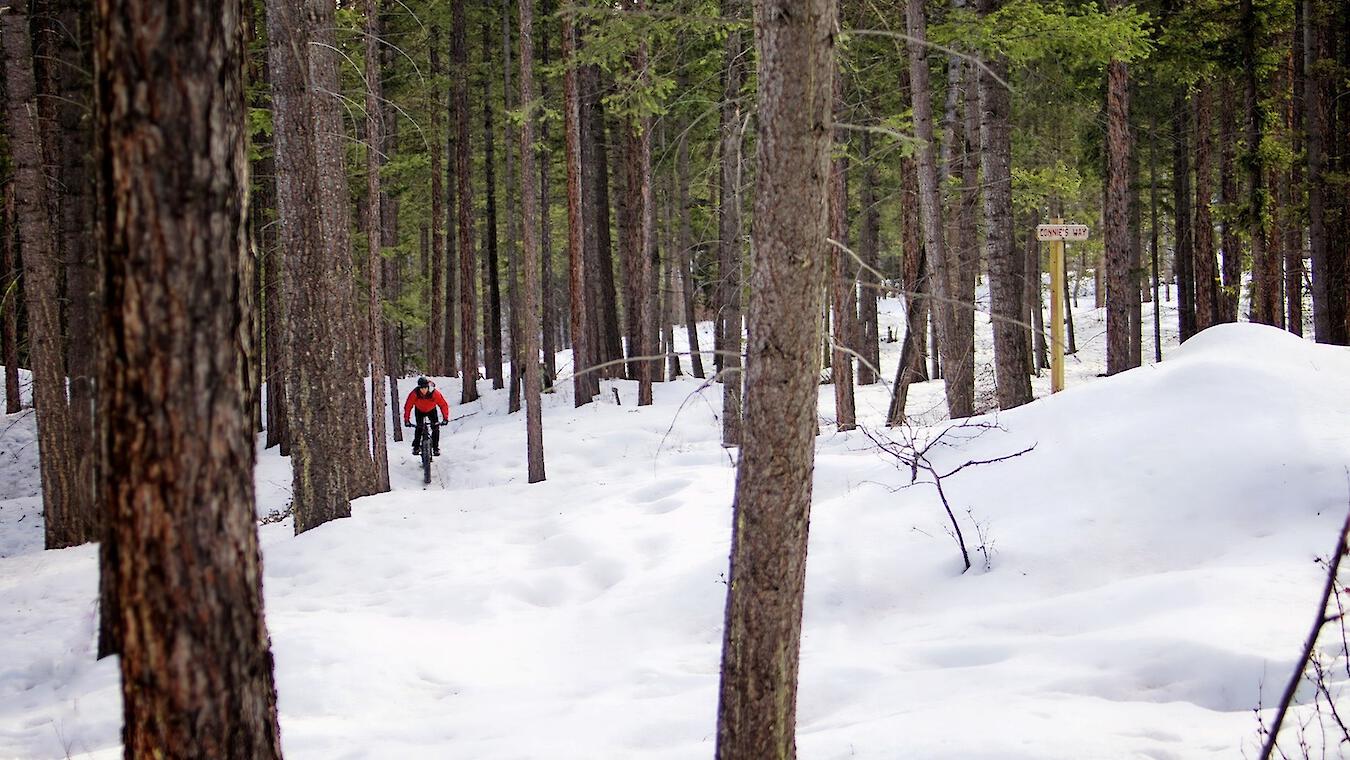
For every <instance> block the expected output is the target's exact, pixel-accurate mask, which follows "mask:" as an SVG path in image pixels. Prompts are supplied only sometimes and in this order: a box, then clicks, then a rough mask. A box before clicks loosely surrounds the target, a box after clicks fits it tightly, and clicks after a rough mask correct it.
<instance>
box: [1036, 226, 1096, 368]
mask: <svg viewBox="0 0 1350 760" xmlns="http://www.w3.org/2000/svg"><path fill="white" fill-rule="evenodd" d="M1087 236H1088V228H1087V225H1086V224H1064V220H1063V219H1055V220H1054V221H1053V222H1052V223H1051V224H1042V225H1039V226H1037V227H1036V239H1037V240H1047V241H1049V242H1050V392H1051V393H1059V392H1060V391H1062V390H1064V296H1065V293H1064V290H1065V286H1064V241H1065V240H1087Z"/></svg>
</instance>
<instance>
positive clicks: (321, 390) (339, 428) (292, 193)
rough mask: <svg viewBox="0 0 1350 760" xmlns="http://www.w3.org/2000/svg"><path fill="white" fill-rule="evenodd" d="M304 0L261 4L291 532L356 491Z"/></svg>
mask: <svg viewBox="0 0 1350 760" xmlns="http://www.w3.org/2000/svg"><path fill="white" fill-rule="evenodd" d="M308 2H309V0H278V2H273V3H269V4H268V6H267V31H268V65H269V68H270V70H271V79H272V103H273V113H274V117H273V118H274V123H275V128H274V132H273V136H274V144H275V149H276V157H277V212H278V216H279V222H280V226H281V235H280V237H281V248H282V249H283V250H284V251H285V264H286V276H285V282H286V290H285V299H286V316H287V325H286V335H285V350H286V355H287V357H288V361H287V367H286V368H287V370H288V372H287V377H286V396H287V411H288V412H289V413H290V420H289V426H290V432H291V439H292V440H291V444H292V446H291V467H292V469H293V472H294V477H293V479H292V505H293V509H294V512H295V531H296V533H301V532H303V531H306V530H309V529H310V528H313V527H317V526H319V525H322V524H323V523H325V522H328V521H329V520H333V519H337V518H340V517H348V516H350V515H351V501H350V499H351V496H352V494H353V492H354V490H355V489H354V488H353V483H352V478H353V475H354V474H355V473H353V472H352V471H351V467H350V459H351V447H350V446H349V444H348V440H347V438H346V435H347V431H346V430H345V429H346V428H350V427H353V426H352V424H351V420H352V419H353V417H352V416H351V415H350V409H347V408H344V405H342V404H340V403H339V400H340V399H341V398H342V393H343V391H342V388H341V386H342V384H344V383H350V382H353V381H354V380H355V378H353V377H352V373H350V372H347V371H346V370H347V367H346V366H345V362H344V361H341V360H339V361H335V360H334V359H335V357H343V356H344V355H345V352H346V351H347V343H346V340H345V338H344V337H343V335H342V333H343V332H344V331H345V330H346V329H347V325H346V324H345V322H344V321H343V320H340V319H335V318H334V315H341V314H343V313H344V306H346V305H347V304H346V303H345V302H344V301H343V299H342V298H341V296H340V295H339V291H340V290H341V288H340V287H339V286H336V285H334V284H333V283H332V282H331V279H332V277H333V271H334V269H335V268H336V267H337V266H339V265H338V264H337V263H336V262H334V261H332V260H331V256H332V249H331V248H330V246H329V245H328V244H327V242H326V240H327V238H326V235H325V232H324V223H323V220H322V219H321V211H320V209H319V208H317V206H318V205H321V204H316V203H315V202H314V201H315V199H316V198H320V199H321V198H322V196H321V195H320V193H321V190H320V184H321V183H320V179H319V178H320V149H319V141H318V136H317V134H316V132H317V131H318V129H319V127H318V123H319V121H320V120H319V119H318V118H317V117H316V112H317V110H318V107H317V105H316V104H315V102H314V101H315V100H316V99H317V97H318V94H317V93H316V92H314V91H313V90H312V89H311V88H310V87H309V85H308V84H307V82H308V80H309V79H310V76H311V67H310V61H309V57H310V53H311V51H312V50H313V49H315V48H316V47H317V46H316V45H315V44H314V40H313V38H312V36H311V30H312V29H313V26H312V24H313V19H312V18H311V17H310V16H309V14H308V13H307V12H306V10H307V9H306V5H307V4H308ZM329 21H330V23H331V18H330V19H329ZM330 126H331V125H330ZM344 255H345V252H344ZM364 418H365V415H364V414H360V415H356V416H355V419H361V420H364ZM362 427H363V428H364V425H362ZM363 443H364V442H363ZM367 462H369V458H367ZM367 467H369V465H367Z"/></svg>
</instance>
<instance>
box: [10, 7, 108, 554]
mask: <svg viewBox="0 0 1350 760" xmlns="http://www.w3.org/2000/svg"><path fill="white" fill-rule="evenodd" d="M25 11H26V3H24V2H22V0H4V4H3V5H0V34H2V35H3V48H4V54H5V93H6V98H7V100H8V102H7V104H6V112H7V113H6V116H7V123H6V132H7V135H6V136H7V137H8V139H9V149H10V157H11V161H12V163H13V166H14V180H13V182H14V199H15V222H16V226H17V227H18V228H19V240H20V248H19V251H20V253H21V255H22V258H23V283H24V303H25V304H26V305H27V308H28V357H29V363H30V364H31V365H32V370H33V406H34V408H35V409H36V411H37V425H38V450H39V451H40V452H41V457H40V467H41V474H42V516H43V521H44V524H45V545H46V547H47V548H48V549H60V548H64V547H67V546H75V545H77V544H81V543H84V542H85V541H88V540H89V539H90V538H91V537H92V536H93V535H94V528H95V520H94V515H92V514H87V513H85V512H84V511H82V510H81V509H80V504H79V501H78V500H79V493H80V490H79V487H78V484H77V483H76V482H75V476H76V474H75V457H74V451H73V449H72V433H71V420H70V408H69V405H68V402H67V400H66V366H65V365H66V362H65V357H64V352H63V351H62V341H61V335H62V330H61V313H60V299H59V296H58V293H59V285H58V283H59V281H60V272H59V271H58V269H57V247H56V235H55V231H54V230H53V229H52V219H51V216H50V215H49V213H48V206H47V203H46V200H47V197H48V196H47V184H46V179H45V176H44V172H45V170H46V169H45V167H44V165H43V161H44V152H43V143H42V139H43V137H44V136H45V135H44V132H43V127H42V126H41V125H40V124H39V123H38V119H37V113H38V106H37V86H36V81H35V79H34V74H33V53H32V44H31V42H30V39H29V31H28V14H27V13H26V12H25Z"/></svg>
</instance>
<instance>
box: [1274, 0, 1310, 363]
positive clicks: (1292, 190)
mask: <svg viewBox="0 0 1350 760" xmlns="http://www.w3.org/2000/svg"><path fill="white" fill-rule="evenodd" d="M1290 38H1291V47H1292V49H1293V55H1292V56H1291V57H1292V60H1291V61H1290V62H1289V66H1290V70H1289V81H1290V83H1291V87H1290V89H1289V98H1288V101H1287V107H1286V108H1285V109H1284V112H1285V126H1286V128H1287V129H1288V131H1289V139H1290V143H1291V147H1292V148H1293V152H1294V155H1295V156H1298V155H1299V154H1301V153H1303V135H1304V126H1303V90H1304V85H1303V80H1304V78H1305V75H1304V70H1303V3H1302V2H1301V0H1296V1H1295V2H1294V30H1293V32H1292V33H1291V35H1290ZM1302 187H1303V165H1302V163H1301V162H1299V161H1298V160H1294V161H1291V162H1290V166H1289V170H1288V171H1287V172H1282V173H1281V174H1280V207H1281V209H1282V210H1283V212H1284V213H1283V225H1282V227H1283V229H1284V236H1285V237H1284V300H1285V308H1286V310H1287V313H1288V319H1287V320H1286V322H1285V328H1286V329H1287V330H1289V332H1291V333H1293V334H1295V335H1297V336H1299V337H1303V220H1302V218H1301V217H1302V215H1301V214H1300V212H1299V210H1298V206H1299V205H1301V203H1300V202H1301V201H1302Z"/></svg>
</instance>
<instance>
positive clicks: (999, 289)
mask: <svg viewBox="0 0 1350 760" xmlns="http://www.w3.org/2000/svg"><path fill="white" fill-rule="evenodd" d="M1001 5H1002V0H981V1H980V13H982V14H987V13H991V12H993V11H995V10H997V9H998V8H999V7H1000V6H1001ZM986 67H987V68H986ZM995 77H998V79H1002V80H1004V81H1007V79H1008V61H1007V59H1005V58H1003V57H1001V56H999V57H994V58H991V59H989V60H987V61H985V64H984V67H981V68H980V76H979V82H980V167H981V170H982V174H983V176H982V187H983V188H984V193H983V195H984V219H985V226H986V228H987V233H986V235H985V256H986V258H988V260H989V300H990V311H991V312H992V317H993V320H994V375H995V377H996V379H997V382H998V406H999V408H1000V409H1011V408H1013V407H1017V406H1021V405H1022V404H1025V403H1027V402H1029V401H1031V348H1030V346H1028V345H1027V342H1026V340H1025V339H1023V337H1022V335H1023V332H1022V330H1023V328H1022V326H1021V324H1020V323H1021V320H1022V290H1023V284H1022V259H1021V257H1020V256H1019V255H1018V254H1017V236H1016V233H1015V232H1014V231H1013V214H1012V96H1011V93H1009V91H1008V88H1007V87H1006V86H1005V85H1004V84H1003V82H1000V81H998V79H996V78H995Z"/></svg>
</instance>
